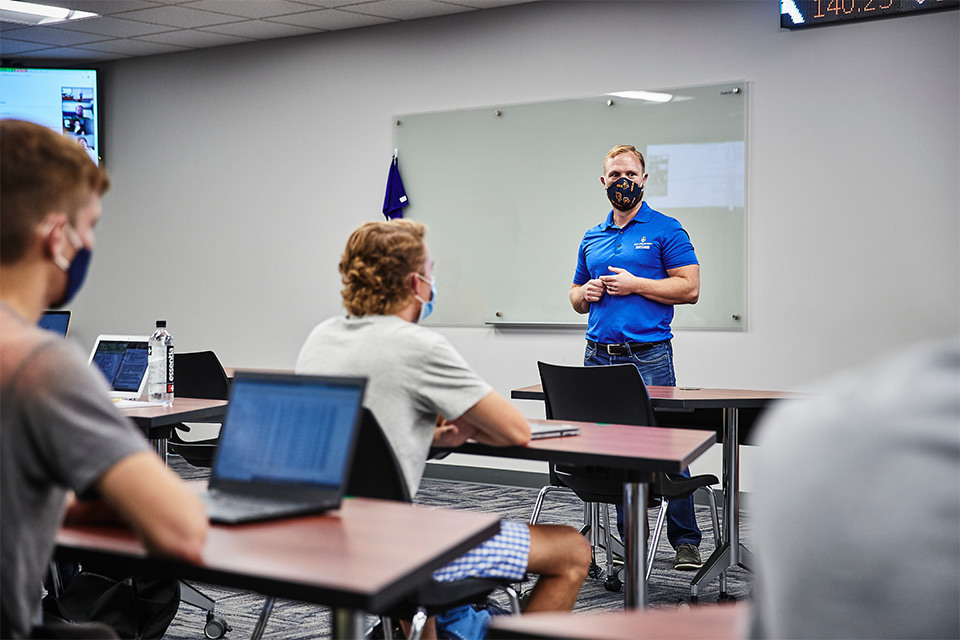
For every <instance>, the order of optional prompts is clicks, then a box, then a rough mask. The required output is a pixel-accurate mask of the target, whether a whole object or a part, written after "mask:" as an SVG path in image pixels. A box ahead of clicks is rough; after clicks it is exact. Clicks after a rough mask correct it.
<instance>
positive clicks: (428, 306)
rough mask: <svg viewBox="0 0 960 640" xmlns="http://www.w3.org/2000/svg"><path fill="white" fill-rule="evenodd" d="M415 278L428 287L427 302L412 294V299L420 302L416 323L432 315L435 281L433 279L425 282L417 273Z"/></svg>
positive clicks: (435, 294) (435, 288)
mask: <svg viewBox="0 0 960 640" xmlns="http://www.w3.org/2000/svg"><path fill="white" fill-rule="evenodd" d="M417 277H418V278H420V279H421V280H423V281H424V282H426V283H427V284H429V285H430V299H429V300H424V299H422V298H421V297H420V296H418V295H416V294H414V297H415V298H416V299H417V301H419V302H420V319H419V320H417V322H423V321H424V320H426V319H427V316H429V315H430V314H431V313H433V303H434V302H435V301H436V299H437V279H436V278H434V279H433V280H427V279H426V278H425V277H423V276H422V275H420V274H419V273H418V274H417Z"/></svg>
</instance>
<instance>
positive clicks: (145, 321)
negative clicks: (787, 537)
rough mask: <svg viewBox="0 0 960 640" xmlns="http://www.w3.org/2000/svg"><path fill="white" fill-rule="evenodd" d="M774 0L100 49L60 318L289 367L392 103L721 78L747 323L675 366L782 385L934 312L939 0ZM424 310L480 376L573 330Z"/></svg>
mask: <svg viewBox="0 0 960 640" xmlns="http://www.w3.org/2000/svg"><path fill="white" fill-rule="evenodd" d="M778 5H779V3H778V2H776V1H775V0H768V1H766V2H754V1H747V2H693V1H690V2H663V3H660V2H642V3H624V2H614V3H610V4H607V3H596V2H590V3H575V2H561V3H556V4H554V3H545V4H533V5H523V6H517V7H508V8H504V9H498V10H490V11H485V12H480V13H470V14H460V15H455V16H447V17H443V18H437V19H431V20H425V21H420V22H415V23H402V24H393V25H384V26H377V27H372V28H366V29H357V30H352V31H345V32H335V33H330V34H322V35H319V36H306V37H300V38H289V39H283V40H277V41H268V42H262V43H253V44H249V45H238V46H230V47H222V48H218V49H211V50H205V51H199V52H190V53H184V54H175V55H163V56H152V57H147V58H141V59H133V60H122V61H117V62H114V63H110V64H108V65H106V67H105V74H104V76H105V78H104V91H103V93H104V96H105V98H106V102H105V106H104V123H103V125H104V131H105V133H106V139H105V145H104V157H105V162H106V166H107V168H108V169H109V171H110V173H111V175H112V177H113V179H114V182H115V186H114V188H113V189H112V191H111V192H110V193H109V194H108V196H107V197H106V199H105V202H104V217H103V220H102V222H101V224H100V226H99V228H98V231H97V236H98V239H97V246H96V251H95V258H94V261H93V265H92V272H91V276H90V279H89V281H88V282H89V284H88V285H87V286H86V288H85V289H84V291H83V292H82V294H81V295H80V296H79V298H78V300H77V302H76V303H75V304H74V306H73V310H74V312H75V316H74V329H73V332H74V335H75V336H76V337H77V338H78V339H79V340H81V342H82V343H83V344H84V345H85V346H87V347H89V345H90V344H91V343H92V340H93V338H94V337H95V335H96V334H97V333H100V332H136V333H146V332H149V331H150V330H151V327H152V325H153V322H154V320H156V319H157V318H166V319H167V321H168V323H169V327H170V329H171V332H172V333H173V335H174V337H175V338H176V346H177V349H178V350H181V351H186V350H194V349H206V348H212V349H214V350H215V351H216V352H217V353H218V354H219V355H220V356H221V359H222V360H223V362H224V363H225V364H227V365H228V366H247V367H267V368H289V367H292V366H293V364H294V361H295V358H296V355H297V352H298V349H299V346H300V344H301V343H302V341H303V339H304V338H305V336H306V334H307V333H308V331H309V330H310V328H311V327H312V326H313V325H314V324H315V323H316V322H318V321H320V320H322V319H324V318H326V317H328V316H330V315H333V314H338V313H341V312H342V311H341V307H340V302H339V280H338V277H337V272H336V264H337V260H338V257H339V253H340V251H341V249H342V247H343V244H344V241H345V239H346V236H347V235H348V233H349V232H350V231H351V230H352V229H353V228H354V227H356V226H357V225H358V224H360V223H361V222H363V221H366V220H372V219H378V218H380V217H381V216H380V206H381V203H382V199H383V188H384V184H385V181H386V172H387V167H388V164H389V160H390V155H391V153H392V150H393V146H394V145H393V139H392V135H393V129H392V126H391V116H392V115H393V114H401V113H414V112H423V111H437V110H445V109H457V108H471V107H477V106H483V105H491V104H509V103H520V102H531V101H539V100H555V99H563V98H569V97H578V96H586V95H593V94H600V93H605V92H608V91H616V90H623V89H656V88H666V87H672V86H679V85H693V84H703V83H713V82H718V81H724V80H733V79H746V80H747V81H748V82H749V83H750V92H749V97H750V102H749V105H748V109H749V129H748V147H747V176H748V177H747V180H748V183H747V184H748V191H747V207H748V208H747V216H748V222H747V226H748V229H747V260H748V264H747V270H748V275H747V304H748V310H749V317H750V318H751V321H750V325H749V327H748V329H747V331H745V332H742V333H739V332H733V333H731V332H710V331H683V332H679V333H678V335H677V337H676V339H675V343H674V346H675V351H676V357H677V371H678V380H679V382H680V384H682V385H698V386H723V387H734V388H737V387H739V388H770V389H798V388H801V387H802V386H803V385H805V384H806V383H807V382H808V381H810V380H812V379H815V378H818V377H820V376H823V375H825V374H829V373H830V372H833V371H835V370H837V369H840V368H845V367H848V366H851V365H855V364H858V363H861V362H863V361H866V360H869V359H871V358H872V357H874V356H875V355H878V354H881V353H883V352H886V351H889V350H892V349H895V348H898V347H901V346H903V345H906V344H908V343H912V342H915V341H918V340H921V339H926V338H931V337H940V336H950V335H955V334H957V332H958V327H960V282H958V280H960V251H958V237H960V228H958V220H960V191H958V182H960V162H958V155H960V152H958V150H960V119H958V113H960V80H958V78H960V69H958V67H960V44H958V40H960V35H958V34H960V24H958V13H957V12H955V11H954V12H948V13H941V14H936V15H923V16H912V17H907V18H901V19H892V20H881V21H874V22H869V23H860V24H847V25H840V26H833V27H827V28H820V29H814V30H810V31H807V32H799V33H794V32H789V31H781V30H780V29H779V28H778V14H777V12H778ZM557 135H559V136H562V135H563V132H562V131H558V132H557ZM627 142H638V143H639V142H642V141H627ZM468 153H470V150H469V149H450V150H449V159H450V162H449V166H450V171H457V164H458V161H457V159H458V156H459V155H461V154H468ZM401 160H402V159H401ZM538 160H539V159H538V157H537V152H536V150H535V149H531V151H530V161H531V162H537V161H538ZM600 160H601V158H597V165H598V171H597V174H596V175H585V176H584V180H585V181H596V180H597V176H598V175H599V164H600ZM401 167H402V162H401ZM475 178H476V180H479V181H482V180H483V176H482V175H477V176H475ZM411 197H416V195H415V194H411ZM556 198H557V206H559V207H562V206H563V185H557V191H556ZM604 214H605V211H603V210H597V211H585V212H584V214H583V226H584V229H586V228H587V227H589V226H592V225H593V224H596V222H597V221H599V220H600V218H601V217H602V216H603V215H604ZM456 216H457V212H456V211H455V210H453V211H451V212H450V224H456ZM574 261H575V256H573V255H571V256H570V270H571V273H572V272H573V267H574V264H575V262H574ZM504 286H509V283H505V285H504ZM560 295H565V293H561V294H560ZM438 304H440V305H442V304H444V301H443V300H442V299H441V300H439V301H438ZM441 331H442V332H443V333H444V334H446V335H447V336H448V337H449V338H450V339H451V340H452V341H453V343H454V345H455V346H456V347H457V348H458V349H460V351H461V352H462V353H463V354H464V355H465V357H466V358H467V359H468V361H470V362H471V363H473V364H474V366H475V367H476V369H477V370H478V372H479V373H480V374H481V375H482V376H484V377H485V378H487V379H488V380H489V381H490V382H491V383H492V384H493V385H494V387H495V388H496V389H497V390H498V391H500V392H501V393H504V394H506V393H508V392H509V390H510V389H511V388H512V387H515V386H521V385H525V384H530V383H532V382H534V381H536V379H537V370H536V360H537V359H542V360H548V361H553V362H566V363H576V362H579V360H580V358H581V355H582V346H583V342H582V334H580V333H578V332H576V331H551V332H547V331H536V330H513V331H510V330H493V329H484V328H457V329H452V328H447V329H442V330H441ZM525 410H527V411H528V412H529V413H530V415H538V410H539V409H538V408H537V407H532V408H531V407H527V408H525Z"/></svg>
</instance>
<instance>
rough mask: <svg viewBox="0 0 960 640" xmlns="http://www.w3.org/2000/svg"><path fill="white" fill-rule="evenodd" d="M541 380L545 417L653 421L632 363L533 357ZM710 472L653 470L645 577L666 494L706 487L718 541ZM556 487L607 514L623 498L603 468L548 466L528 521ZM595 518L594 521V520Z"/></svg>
mask: <svg viewBox="0 0 960 640" xmlns="http://www.w3.org/2000/svg"><path fill="white" fill-rule="evenodd" d="M537 366H538V367H539V369H540V382H541V384H542V385H543V395H544V400H545V405H546V416H547V419H552V420H571V421H582V422H604V423H611V424H628V425H638V426H656V425H657V422H656V417H655V416H654V413H653V406H652V404H651V403H650V397H649V396H648V395H647V387H646V385H644V384H643V379H642V378H641V377H640V372H639V371H638V370H637V368H636V367H634V366H633V365H632V364H621V365H611V366H599V367H572V366H560V365H553V364H547V363H545V362H538V363H537ZM718 483H719V480H718V479H717V477H716V476H714V475H706V474H704V475H698V476H693V477H691V478H685V479H682V480H673V479H671V478H669V477H667V475H666V474H664V473H658V474H656V475H655V476H654V480H653V482H652V483H651V485H650V497H651V499H657V500H659V502H660V510H659V513H658V516H657V524H656V527H655V529H654V531H653V539H652V540H651V543H650V547H649V548H650V553H649V555H648V558H647V566H646V574H645V576H646V578H649V577H650V571H651V569H652V568H653V558H654V554H655V553H656V549H657V544H658V542H659V540H660V532H661V530H662V528H663V523H664V520H665V518H666V513H667V503H668V501H669V500H671V499H680V498H686V497H689V496H690V495H692V494H693V492H694V491H696V490H697V489H700V488H703V489H705V490H706V491H707V496H708V498H709V500H710V515H711V518H712V520H713V536H714V540H715V542H716V545H717V546H718V547H719V545H720V527H719V521H718V517H717V506H716V498H715V496H714V492H713V489H712V487H711V486H710V485H714V484H718ZM558 488H568V489H570V490H572V491H573V492H574V493H575V494H576V495H577V497H579V498H580V499H581V500H583V501H584V502H586V503H597V504H601V505H603V507H602V513H603V515H606V513H607V508H606V505H608V504H618V503H621V502H623V481H622V480H621V479H619V478H616V477H614V476H612V475H611V474H609V473H607V472H605V471H604V470H596V469H585V468H582V467H576V466H571V465H551V466H550V484H549V485H547V486H545V487H543V488H542V489H541V490H540V494H539V495H538V496H537V502H536V505H535V506H534V511H533V515H532V516H531V518H530V523H531V524H536V521H537V519H538V518H539V515H540V508H541V506H542V504H543V498H544V497H545V496H546V494H547V493H549V492H550V491H553V490H557V489H558ZM607 520H608V518H603V521H604V526H603V527H602V528H603V531H604V537H605V547H606V555H607V567H606V574H605V581H604V586H605V587H606V588H607V589H608V590H610V591H619V589H620V586H621V581H620V579H619V577H618V575H617V572H616V571H614V570H613V545H614V542H613V540H612V536H611V535H610V526H609V523H608V522H607ZM595 524H596V522H594V525H595Z"/></svg>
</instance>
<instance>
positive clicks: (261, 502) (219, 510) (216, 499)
mask: <svg viewBox="0 0 960 640" xmlns="http://www.w3.org/2000/svg"><path fill="white" fill-rule="evenodd" d="M201 495H202V496H203V499H204V502H206V504H207V511H208V512H209V513H210V515H218V516H232V517H243V516H254V515H257V514H261V513H286V512H295V511H300V510H302V509H303V508H304V503H302V502H297V501H293V500H276V499H274V498H265V497H260V496H244V495H239V494H236V493H223V492H213V491H207V492H205V493H203V494H201Z"/></svg>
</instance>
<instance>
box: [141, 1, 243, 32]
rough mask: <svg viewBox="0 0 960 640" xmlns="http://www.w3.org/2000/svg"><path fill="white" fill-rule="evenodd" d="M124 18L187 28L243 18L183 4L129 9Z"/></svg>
mask: <svg viewBox="0 0 960 640" xmlns="http://www.w3.org/2000/svg"><path fill="white" fill-rule="evenodd" d="M123 18H124V19H125V20H138V21H142V22H150V23H153V24H162V25H166V26H168V27H181V28H185V29H195V28H197V27H209V26H212V25H215V24H224V23H227V22H237V21H239V20H241V19H242V18H238V17H235V16H228V15H225V14H222V13H213V12H212V11H201V10H199V9H190V8H188V7H182V6H168V7H154V8H153V9H141V10H139V11H128V12H127V13H125V14H123Z"/></svg>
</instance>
